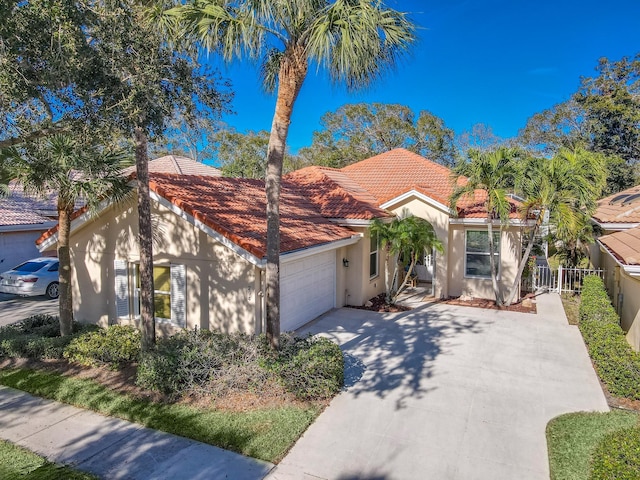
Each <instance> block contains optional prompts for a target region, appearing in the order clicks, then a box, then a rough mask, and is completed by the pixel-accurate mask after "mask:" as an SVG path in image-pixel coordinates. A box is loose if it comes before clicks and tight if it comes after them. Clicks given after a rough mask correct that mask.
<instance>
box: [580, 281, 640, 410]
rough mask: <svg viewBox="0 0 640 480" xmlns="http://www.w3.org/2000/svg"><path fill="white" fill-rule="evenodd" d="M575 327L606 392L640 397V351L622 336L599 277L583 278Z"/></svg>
mask: <svg viewBox="0 0 640 480" xmlns="http://www.w3.org/2000/svg"><path fill="white" fill-rule="evenodd" d="M579 327H580V331H581V332H582V336H583V338H584V341H585V343H586V345H587V349H588V350H589V355H590V356H591V359H592V360H593V363H594V365H595V368H596V371H597V372H598V376H599V377H600V379H601V380H602V381H603V382H604V383H605V385H606V386H607V389H608V390H609V392H611V393H612V394H613V395H617V396H619V397H625V398H631V399H635V400H640V355H639V354H638V353H637V352H635V351H634V350H633V349H632V348H631V346H630V345H629V343H628V342H627V340H626V339H625V335H624V332H623V331H622V329H621V328H620V320H619V318H618V315H617V314H616V312H615V310H614V308H613V306H612V305H611V302H610V301H609V297H608V296H607V292H606V291H605V289H604V284H603V282H602V280H601V279H600V278H599V277H596V276H587V277H585V279H584V286H583V290H582V300H581V304H580V323H579Z"/></svg>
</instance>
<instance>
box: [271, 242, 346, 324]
mask: <svg viewBox="0 0 640 480" xmlns="http://www.w3.org/2000/svg"><path fill="white" fill-rule="evenodd" d="M335 259H336V254H335V251H331V252H325V253H321V254H317V255H313V256H310V257H306V258H303V259H300V260H295V261H293V262H288V263H286V264H283V266H282V270H281V272H282V276H281V279H280V288H281V312H282V314H281V326H282V330H283V331H287V330H295V329H296V328H299V327H301V326H302V325H304V324H305V323H307V322H309V321H311V320H313V319H314V318H316V317H318V316H319V315H322V314H323V313H324V312H326V311H328V310H331V309H332V308H333V307H334V305H335V285H336V283H335V282H336V272H335V268H336V260H335Z"/></svg>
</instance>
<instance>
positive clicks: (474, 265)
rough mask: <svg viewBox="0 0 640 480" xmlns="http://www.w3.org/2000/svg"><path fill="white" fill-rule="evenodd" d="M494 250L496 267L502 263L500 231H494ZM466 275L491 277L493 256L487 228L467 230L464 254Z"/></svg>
mask: <svg viewBox="0 0 640 480" xmlns="http://www.w3.org/2000/svg"><path fill="white" fill-rule="evenodd" d="M493 245H494V247H493V250H494V254H493V256H494V259H495V264H496V268H498V272H499V271H500V270H499V265H500V232H499V231H498V232H493ZM464 261H465V263H464V275H465V277H478V278H491V263H490V262H491V258H490V253H489V232H488V231H487V230H467V231H466V237H465V255H464Z"/></svg>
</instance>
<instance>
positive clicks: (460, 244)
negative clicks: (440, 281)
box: [448, 224, 521, 299]
mask: <svg viewBox="0 0 640 480" xmlns="http://www.w3.org/2000/svg"><path fill="white" fill-rule="evenodd" d="M467 230H485V231H486V226H484V225H478V226H471V225H462V224H452V225H451V228H450V233H451V242H450V245H449V252H450V253H449V258H450V261H449V271H448V276H449V295H450V296H452V297H458V296H461V295H466V296H470V297H474V298H489V299H493V298H495V295H494V292H493V286H492V282H491V279H490V278H474V277H469V276H466V275H465V248H466V247H465V238H466V231H467ZM496 230H500V227H496ZM501 232H502V233H501V235H500V270H499V281H498V287H499V289H500V292H501V295H502V296H503V298H504V297H505V296H506V295H507V294H508V292H509V290H510V289H511V286H512V285H513V281H514V279H515V276H516V274H517V269H518V262H519V261H520V252H521V243H520V230H519V229H518V228H516V227H507V228H503V229H502V231H501Z"/></svg>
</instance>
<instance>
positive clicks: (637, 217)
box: [593, 185, 640, 223]
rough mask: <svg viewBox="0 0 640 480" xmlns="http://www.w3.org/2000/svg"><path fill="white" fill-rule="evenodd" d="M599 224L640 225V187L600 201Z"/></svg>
mask: <svg viewBox="0 0 640 480" xmlns="http://www.w3.org/2000/svg"><path fill="white" fill-rule="evenodd" d="M593 218H594V220H596V221H597V222H598V223H640V185H636V186H635V187H631V188H628V189H627V190H623V191H622V192H618V193H614V194H613V195H609V196H608V197H605V198H603V199H601V200H598V208H597V209H596V211H595V213H594V214H593Z"/></svg>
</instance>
